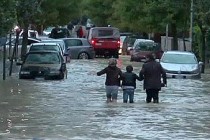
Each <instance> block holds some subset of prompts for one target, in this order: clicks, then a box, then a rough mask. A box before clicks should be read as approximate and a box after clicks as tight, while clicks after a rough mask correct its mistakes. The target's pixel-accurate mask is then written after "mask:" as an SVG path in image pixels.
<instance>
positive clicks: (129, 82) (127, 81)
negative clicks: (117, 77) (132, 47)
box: [122, 72, 142, 88]
mask: <svg viewBox="0 0 210 140" xmlns="http://www.w3.org/2000/svg"><path fill="white" fill-rule="evenodd" d="M136 80H139V81H141V80H142V79H141V78H140V77H139V76H137V75H136V74H135V73H133V72H124V73H123V74H122V86H132V87H134V88H136Z"/></svg>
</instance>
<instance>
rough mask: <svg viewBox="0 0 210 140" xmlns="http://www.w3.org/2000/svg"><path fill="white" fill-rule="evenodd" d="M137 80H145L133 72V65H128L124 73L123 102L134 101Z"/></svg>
mask: <svg viewBox="0 0 210 140" xmlns="http://www.w3.org/2000/svg"><path fill="white" fill-rule="evenodd" d="M136 80H139V81H141V80H143V79H141V78H140V77H139V76H137V75H136V74H135V73H133V67H132V66H131V65H128V66H127V67H126V72H124V73H123V74H122V89H123V103H127V102H128V98H129V102H130V103H133V102H134V101H133V99H134V90H135V89H136Z"/></svg>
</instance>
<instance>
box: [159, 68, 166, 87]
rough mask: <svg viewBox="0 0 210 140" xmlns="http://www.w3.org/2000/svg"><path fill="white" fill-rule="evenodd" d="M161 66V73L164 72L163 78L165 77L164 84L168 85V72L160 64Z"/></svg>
mask: <svg viewBox="0 0 210 140" xmlns="http://www.w3.org/2000/svg"><path fill="white" fill-rule="evenodd" d="M160 67H161V74H162V78H163V84H164V86H167V77H166V72H165V70H164V69H163V67H162V66H160Z"/></svg>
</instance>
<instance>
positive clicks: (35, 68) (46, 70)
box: [17, 51, 66, 80]
mask: <svg viewBox="0 0 210 140" xmlns="http://www.w3.org/2000/svg"><path fill="white" fill-rule="evenodd" d="M17 65H21V68H20V71H19V79H35V78H36V77H42V78H44V79H46V80H49V79H64V76H65V75H66V63H65V62H64V60H63V57H62V56H61V55H60V53H59V52H57V51H32V52H28V53H27V54H26V57H25V59H24V61H23V62H18V63H17Z"/></svg>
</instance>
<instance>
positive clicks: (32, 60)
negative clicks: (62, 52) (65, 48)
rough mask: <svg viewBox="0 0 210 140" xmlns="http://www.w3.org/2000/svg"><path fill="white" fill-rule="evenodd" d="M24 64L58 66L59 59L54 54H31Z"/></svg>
mask: <svg viewBox="0 0 210 140" xmlns="http://www.w3.org/2000/svg"><path fill="white" fill-rule="evenodd" d="M25 63H26V64H59V63H60V58H59V55H57V54H56V53H31V54H28V56H27V57H26V59H25Z"/></svg>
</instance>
